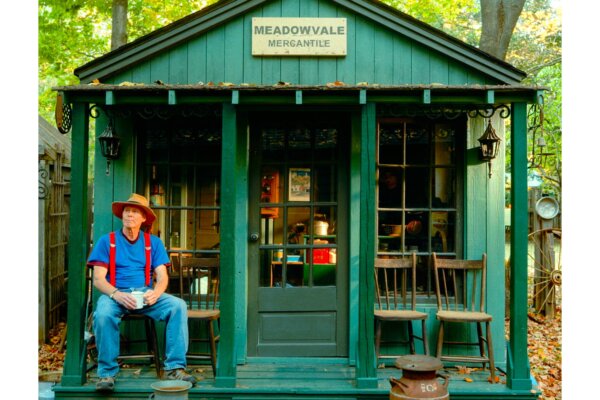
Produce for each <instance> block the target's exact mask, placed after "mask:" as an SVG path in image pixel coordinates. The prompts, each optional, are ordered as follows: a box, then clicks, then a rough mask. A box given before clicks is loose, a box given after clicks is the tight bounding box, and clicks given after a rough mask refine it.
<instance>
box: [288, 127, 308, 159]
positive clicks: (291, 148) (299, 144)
mask: <svg viewBox="0 0 600 400" xmlns="http://www.w3.org/2000/svg"><path fill="white" fill-rule="evenodd" d="M311 145H312V132H311V130H310V129H306V128H295V129H291V130H289V131H288V159H289V160H300V161H306V159H307V158H310V155H311V154H310V153H311V147H312V146H311Z"/></svg>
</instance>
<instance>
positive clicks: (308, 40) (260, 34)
mask: <svg viewBox="0 0 600 400" xmlns="http://www.w3.org/2000/svg"><path fill="white" fill-rule="evenodd" d="M346 43H347V30H346V18H252V55H254V56H345V55H346Z"/></svg>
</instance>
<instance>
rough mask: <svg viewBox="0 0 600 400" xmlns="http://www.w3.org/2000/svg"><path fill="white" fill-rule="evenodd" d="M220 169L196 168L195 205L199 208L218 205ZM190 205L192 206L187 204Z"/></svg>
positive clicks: (219, 200)
mask: <svg viewBox="0 0 600 400" xmlns="http://www.w3.org/2000/svg"><path fill="white" fill-rule="evenodd" d="M220 182H221V169H220V168H215V167H208V168H205V167H197V168H196V204H195V205H198V206H201V207H216V206H218V205H219V204H220V202H221V199H220V196H221V189H220V187H219V184H220ZM189 205H192V204H189Z"/></svg>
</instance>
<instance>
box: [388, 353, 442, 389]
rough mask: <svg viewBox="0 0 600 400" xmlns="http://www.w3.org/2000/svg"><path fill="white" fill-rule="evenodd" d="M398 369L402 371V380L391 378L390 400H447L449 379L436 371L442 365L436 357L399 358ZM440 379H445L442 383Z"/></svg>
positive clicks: (412, 356) (397, 361)
mask: <svg viewBox="0 0 600 400" xmlns="http://www.w3.org/2000/svg"><path fill="white" fill-rule="evenodd" d="M395 365H396V367H398V368H400V369H402V378H400V379H394V378H393V377H390V384H391V386H392V389H391V391H390V400H413V399H436V400H447V399H449V398H450V397H449V395H448V377H446V376H442V375H440V374H438V373H437V372H436V371H437V370H438V369H441V368H442V363H441V361H440V360H438V359H437V358H435V357H429V356H421V355H416V354H415V355H409V356H402V357H398V359H397V360H396V363H395ZM438 377H439V378H444V382H443V383H441V382H440V381H439V380H438Z"/></svg>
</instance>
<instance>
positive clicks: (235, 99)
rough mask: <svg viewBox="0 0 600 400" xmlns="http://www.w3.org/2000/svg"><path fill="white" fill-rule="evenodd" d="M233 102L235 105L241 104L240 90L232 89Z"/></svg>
mask: <svg viewBox="0 0 600 400" xmlns="http://www.w3.org/2000/svg"><path fill="white" fill-rule="evenodd" d="M231 104H234V105H238V104H240V91H239V90H232V91H231Z"/></svg>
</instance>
